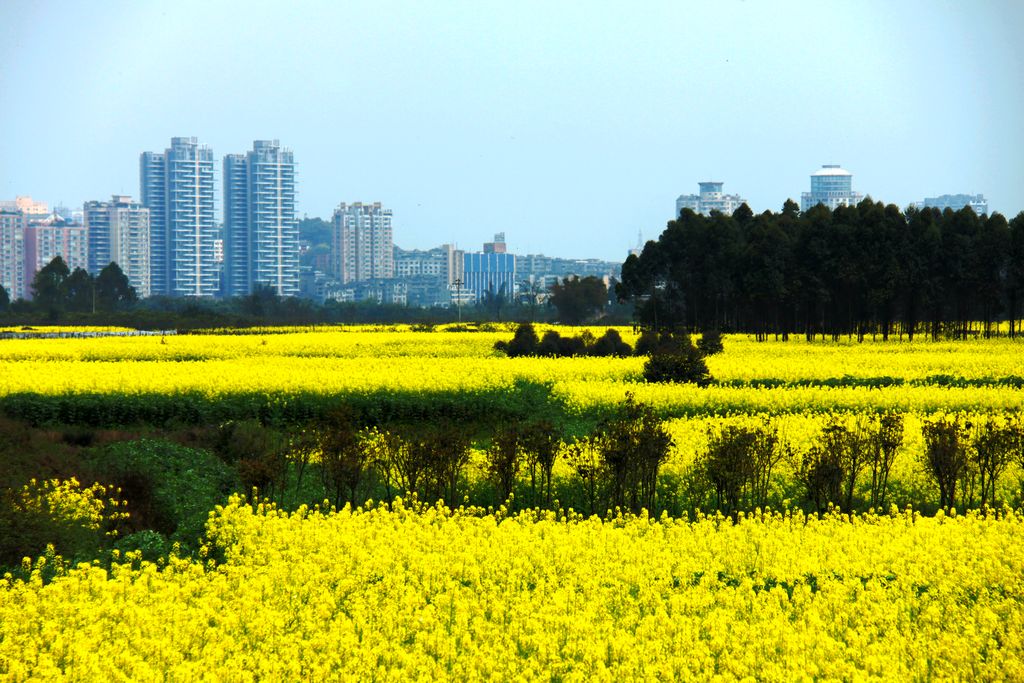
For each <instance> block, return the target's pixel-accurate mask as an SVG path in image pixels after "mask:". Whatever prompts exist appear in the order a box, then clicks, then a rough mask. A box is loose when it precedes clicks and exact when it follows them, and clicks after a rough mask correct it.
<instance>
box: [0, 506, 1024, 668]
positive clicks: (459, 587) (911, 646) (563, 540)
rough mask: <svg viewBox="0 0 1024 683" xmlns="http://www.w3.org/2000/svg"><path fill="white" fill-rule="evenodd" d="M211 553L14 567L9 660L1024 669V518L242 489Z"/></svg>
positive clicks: (3, 622)
mask: <svg viewBox="0 0 1024 683" xmlns="http://www.w3.org/2000/svg"><path fill="white" fill-rule="evenodd" d="M209 532H210V538H211V545H210V547H209V548H208V550H207V551H204V552H209V553H210V554H218V555H221V556H223V557H224V562H223V563H222V564H219V565H215V564H213V563H203V562H202V561H201V560H195V561H193V560H188V559H175V558H173V557H172V558H171V559H170V560H169V561H167V562H166V563H163V564H160V565H158V564H149V563H141V564H140V563H139V561H138V560H137V559H136V560H133V559H132V558H131V557H128V558H125V559H126V562H125V563H123V564H115V565H114V566H113V568H112V569H111V570H110V571H107V570H105V569H102V568H100V567H99V566H90V565H81V566H80V567H79V568H77V569H73V570H70V571H69V572H67V573H63V574H62V573H61V572H58V575H57V577H56V578H54V579H53V580H52V581H50V582H49V583H47V584H45V585H44V583H43V580H42V576H43V574H44V573H46V572H47V571H52V570H48V569H47V568H46V567H43V568H39V567H37V568H36V570H35V571H34V572H33V575H32V578H30V579H29V580H28V581H27V582H22V581H12V580H10V579H8V580H6V581H4V580H0V672H3V673H4V674H5V675H6V676H7V677H8V678H10V679H11V680H27V679H29V678H36V679H39V678H57V677H61V676H62V675H64V674H66V673H67V672H69V671H71V672H74V676H76V677H77V678H79V679H83V680H84V679H93V680H101V679H102V680H112V679H121V678H125V677H129V678H131V679H133V680H140V681H146V680H197V679H200V678H204V677H212V678H216V679H221V680H256V679H268V680H285V679H287V680H307V679H317V680H320V679H326V678H340V679H348V678H351V679H362V680H366V679H375V680H399V679H402V680H406V679H409V678H415V679H431V680H439V679H457V680H511V679H540V678H543V679H555V680H579V681H583V680H604V681H613V680H673V679H675V680H679V679H689V678H693V677H701V678H704V677H707V676H709V675H716V676H719V677H722V678H724V679H742V678H750V677H756V678H758V679H761V680H770V681H792V680H811V679H831V680H859V679H865V678H875V679H884V680H946V679H964V678H969V679H971V680H1021V679H1022V678H1024V664H1022V663H1024V635H1022V634H1024V611H1022V610H1021V608H1020V605H1021V603H1022V601H1024V579H1022V577H1024V520H1022V518H1021V517H1019V516H1018V515H1016V514H1014V513H1011V512H1005V513H1002V514H1001V515H1000V516H998V517H996V516H988V517H981V516H979V515H977V514H973V513H972V514H970V515H967V516H958V517H955V518H950V517H948V516H943V515H941V514H940V515H939V516H937V517H935V518H920V517H919V516H918V515H916V514H914V513H900V514H896V515H894V516H889V515H885V516H876V515H863V516H856V515H855V516H845V515H843V516H840V515H830V516H825V517H823V518H818V517H816V516H811V517H804V516H803V515H801V514H799V513H790V514H786V515H779V514H771V515H755V516H752V517H747V518H742V519H741V521H740V522H739V523H732V522H731V521H728V520H724V519H722V518H720V517H710V518H701V519H697V520H695V521H685V520H676V521H673V520H669V519H665V520H662V521H652V520H647V519H635V518H619V519H613V520H608V521H603V522H602V521H600V520H598V519H596V518H591V519H582V518H579V517H570V518H568V519H567V518H566V517H564V516H559V513H557V512H550V513H539V514H538V513H523V514H521V515H518V516H513V517H510V518H505V517H503V516H502V515H501V514H500V513H499V514H497V515H488V514H481V513H480V512H479V511H476V512H474V511H458V512H454V513H452V512H448V511H445V510H441V509H436V508H430V509H425V510H418V511H417V510H411V509H410V508H408V507H404V506H402V505H401V504H398V505H397V506H396V507H395V509H393V510H390V511H389V510H385V509H372V510H367V511H362V510H360V511H355V512H353V511H350V510H348V509H346V510H343V511H339V512H328V513H321V512H317V511H311V510H308V509H301V510H299V511H297V512H295V513H292V514H285V513H283V512H280V511H277V510H275V509H273V508H272V507H270V506H266V505H260V506H258V507H255V508H254V506H252V505H249V504H246V503H245V502H244V501H242V500H240V499H238V498H234V499H232V501H231V502H230V503H229V504H228V505H227V506H225V507H224V508H221V509H218V511H217V512H216V514H215V515H213V516H212V518H211V521H210V524H209Z"/></svg>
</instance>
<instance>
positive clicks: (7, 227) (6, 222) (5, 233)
mask: <svg viewBox="0 0 1024 683" xmlns="http://www.w3.org/2000/svg"><path fill="white" fill-rule="evenodd" d="M25 223H26V219H25V214H24V213H22V212H21V211H18V210H16V209H5V208H0V287H3V288H4V291H5V292H7V296H8V297H9V298H10V299H11V301H14V300H15V299H17V298H18V297H20V296H23V295H24V292H25Z"/></svg>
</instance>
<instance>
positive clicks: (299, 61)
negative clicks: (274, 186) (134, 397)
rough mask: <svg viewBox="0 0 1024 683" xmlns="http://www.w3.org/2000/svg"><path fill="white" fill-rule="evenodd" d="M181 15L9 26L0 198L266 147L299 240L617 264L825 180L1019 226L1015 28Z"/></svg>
mask: <svg viewBox="0 0 1024 683" xmlns="http://www.w3.org/2000/svg"><path fill="white" fill-rule="evenodd" d="M199 7H200V5H198V4H190V3H188V2H185V3H182V4H181V5H175V6H173V7H171V6H167V5H165V4H155V3H134V4H119V5H115V6H105V7H103V8H99V9H97V7H96V6H95V5H93V4H88V3H77V2H68V3H49V2H42V3H29V2H20V1H19V0H14V1H13V2H9V3H5V4H4V6H3V8H0V34H2V36H3V38H4V40H2V41H0V86H2V87H4V89H5V91H6V92H16V93H19V96H18V97H17V98H12V99H11V100H10V101H9V102H8V103H7V106H5V107H4V108H3V109H2V110H0V131H2V132H3V133H4V135H2V136H0V196H5V197H14V196H17V195H32V196H35V197H37V198H40V199H44V200H46V201H48V202H50V203H51V204H54V205H56V204H64V205H81V204H82V202H84V201H87V200H90V199H96V198H101V197H109V196H111V195H112V194H126V195H134V194H135V193H136V187H137V185H136V182H137V181H136V177H137V173H138V170H137V165H136V164H137V158H138V156H137V155H138V152H139V150H143V149H152V148H153V145H154V143H155V141H163V140H167V139H168V138H170V137H171V136H176V135H195V136H198V137H199V139H201V140H202V141H203V142H204V143H205V144H207V145H208V146H209V147H210V148H211V149H213V150H214V152H215V153H216V155H217V156H218V158H219V157H220V156H221V155H223V154H224V153H225V152H234V151H237V150H242V149H247V148H248V146H249V144H250V143H251V141H252V140H254V139H281V140H286V141H287V144H288V145H289V147H290V148H292V149H294V150H295V152H296V155H297V157H298V158H299V159H300V160H301V163H300V164H299V165H298V167H297V174H298V179H297V183H298V184H299V185H300V186H301V190H300V191H299V192H298V193H297V197H296V215H297V216H298V217H302V216H303V215H309V216H316V217H320V218H324V219H328V218H329V216H330V214H331V211H332V209H333V207H334V206H335V205H336V203H337V202H338V201H339V199H342V198H346V197H347V198H363V200H364V201H381V202H383V203H384V204H385V205H387V206H389V207H391V208H392V209H393V210H394V212H395V216H396V226H395V229H396V234H400V235H402V237H401V239H400V241H401V243H402V244H403V245H404V246H406V247H413V248H429V247H432V246H435V245H436V244H440V243H451V244H459V245H470V244H475V243H476V242H478V241H479V239H480V237H481V235H486V234H490V233H494V232H506V233H507V234H509V235H510V236H511V237H513V239H514V241H515V243H516V250H517V251H518V252H520V253H539V252H543V253H556V254H564V255H570V254H571V255H578V256H587V257H600V258H609V259H610V258H615V259H620V258H622V255H623V254H624V253H625V252H626V249H627V248H628V247H630V246H633V244H634V242H635V235H636V233H637V231H638V230H640V231H643V233H644V235H645V236H647V237H651V236H654V235H655V234H657V233H659V232H660V231H661V230H662V229H663V228H664V225H665V222H666V221H667V220H668V219H670V218H671V217H672V216H671V215H669V214H668V212H667V211H666V205H667V202H671V201H672V199H673V198H675V197H677V196H679V195H680V194H681V193H690V192H692V191H693V188H694V187H695V183H697V182H699V181H702V180H705V179H709V178H710V179H720V180H724V181H726V182H727V186H726V187H728V188H732V190H733V191H736V192H739V193H741V194H742V196H743V197H744V198H746V199H748V200H749V202H750V206H751V208H752V209H753V210H754V211H755V212H760V211H763V210H766V209H770V210H776V211H777V210H779V209H780V208H781V206H782V203H783V202H784V201H785V200H786V199H787V198H788V199H793V200H794V201H799V200H800V194H801V193H802V192H804V191H806V189H807V188H806V178H807V174H808V173H809V172H811V171H812V170H813V169H815V168H818V167H819V166H820V165H821V164H823V163H828V162H829V161H831V160H838V161H841V162H842V164H843V166H844V167H845V168H847V169H850V171H852V172H853V173H854V174H855V175H856V176H857V189H858V191H860V192H863V193H864V194H866V195H870V196H871V197H872V198H873V199H876V200H880V201H884V202H887V203H895V204H897V205H898V206H900V207H906V206H908V205H910V204H912V203H913V202H915V201H919V200H921V198H922V197H934V196H938V195H941V194H943V193H984V194H985V196H986V198H987V200H988V202H989V207H990V209H991V210H993V211H999V212H1002V213H1004V214H1007V215H1011V216H1012V215H1014V214H1015V213H1016V212H1017V211H1020V210H1021V209H1024V161H1022V160H1021V159H1020V155H1019V154H1017V153H1016V150H1019V149H1021V148H1024V132H1022V130H1021V127H1020V126H1019V120H1021V119H1022V118H1024V104H1022V101H1024V93H1022V92H1021V89H1020V87H1019V84H1020V82H1022V81H1024V56H1022V50H1021V48H1020V47H1018V45H1017V41H1016V38H1015V35H1014V32H1013V27H1015V26H1017V25H1021V23H1024V6H1021V5H1020V4H1019V3H1013V2H981V3H972V4H970V5H954V4H934V3H921V2H908V3H900V4H899V5H897V6H892V5H891V4H886V3H881V2H875V3H846V2H840V3H830V4H829V5H827V6H821V5H820V4H811V3H781V4H772V5H770V6H769V5H767V4H766V5H757V4H755V3H735V2H727V3H720V4H716V5H714V6H702V5H684V4H681V3H651V4H647V5H644V6H643V7H642V8H641V9H639V10H636V9H626V8H622V7H616V6H613V5H602V4H590V5H573V4H564V5H557V6H549V5H541V4H531V3H522V4H517V5H516V6H514V7H512V6H490V5H467V4H456V3H445V4H439V5H431V6H403V5H390V4H387V3H383V4H382V3H365V4H364V3H346V4H345V5H344V6H340V7H336V6H333V5H330V4H326V3H312V2H311V3H304V4H301V5H299V6H297V7H295V8H290V9H288V10H286V9H284V8H279V7H275V6H272V5H255V6H253V5H249V4H236V3H228V2H216V3H211V4H209V5H206V4H204V5H202V11H201V12H200V11H199ZM197 17H202V20H201V21H200V20H197ZM541 17H542V18H543V21H540V20H539V18H541ZM157 26H159V28H160V30H159V31H153V30H149V29H148V28H147V27H157ZM341 26H366V27H368V28H371V29H372V30H371V31H370V34H369V35H372V36H373V39H372V40H369V39H368V40H365V41H341V42H340V43H339V42H338V41H335V40H334V36H335V34H336V31H337V29H338V28H339V27H341ZM719 26H729V30H728V31H721V30H708V28H713V27H719ZM773 26H774V27H777V28H778V30H774V29H772V30H770V31H766V30H765V28H766V27H773ZM840 26H841V27H842V28H843V30H841V31H839V30H834V28H835V27H840ZM965 27H970V28H969V30H967V29H965ZM268 34H270V35H274V36H275V38H276V41H275V42H274V43H273V44H268V43H267V42H266V41H264V40H262V37H263V36H265V35H268ZM54 35H89V36H90V41H91V44H93V45H96V46H98V47H97V49H95V50H89V51H85V52H83V51H82V50H80V49H77V47H76V44H75V41H69V42H68V44H67V45H64V44H61V43H60V42H55V41H53V40H52V36H54ZM793 36H805V37H806V38H805V39H802V40H794V39H793ZM824 45H827V47H824ZM253 46H258V47H257V48H254V47H253ZM171 54H173V55H174V56H175V58H174V59H168V57H167V56H168V55H171ZM214 64H216V65H217V68H216V69H212V68H209V67H210V66H212V65H214ZM154 74H159V78H154V77H153V75H154ZM837 74H842V77H841V78H837ZM924 84H927V87H926V86H925V85H924ZM936 88H942V89H941V90H936ZM939 92H941V96H942V97H943V98H945V99H946V101H947V103H948V106H942V107H935V106H934V101H935V97H936V96H938V95H937V93H939ZM55 98H56V99H57V100H59V101H61V102H65V103H68V106H47V107H40V106H39V103H40V102H52V101H53V100H54V99H55ZM239 122H244V125H239ZM218 165H219V164H218ZM222 187H223V178H222V177H220V175H219V173H218V177H217V190H218V191H217V193H216V194H217V196H216V197H215V205H216V210H217V214H218V215H220V214H221V212H222V210H223V207H222V206H221V202H222V199H221V197H220V188H222ZM453 205H457V206H459V207H461V208H460V210H459V211H455V212H453V211H452V210H451V207H452V206H453ZM668 206H671V204H668ZM581 244H583V245H586V253H581V251H580V250H579V249H578V247H576V246H575V245H581Z"/></svg>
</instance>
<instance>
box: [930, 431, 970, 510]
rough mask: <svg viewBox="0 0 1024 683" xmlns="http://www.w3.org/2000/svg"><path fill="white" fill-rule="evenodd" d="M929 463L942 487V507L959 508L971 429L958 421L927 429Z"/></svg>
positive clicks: (966, 467)
mask: <svg viewBox="0 0 1024 683" xmlns="http://www.w3.org/2000/svg"><path fill="white" fill-rule="evenodd" d="M923 430H924V441H925V460H926V462H927V464H928V471H929V473H930V474H931V475H932V478H933V479H934V480H935V483H936V484H938V487H939V506H940V507H953V506H955V505H956V492H957V484H959V483H960V482H961V481H962V480H963V479H964V477H965V476H966V475H967V473H968V467H969V465H970V462H969V460H968V457H967V428H966V426H965V425H964V423H963V422H962V421H960V420H959V419H957V418H952V419H950V418H938V419H936V420H933V421H932V422H928V423H926V424H925V425H924V428H923Z"/></svg>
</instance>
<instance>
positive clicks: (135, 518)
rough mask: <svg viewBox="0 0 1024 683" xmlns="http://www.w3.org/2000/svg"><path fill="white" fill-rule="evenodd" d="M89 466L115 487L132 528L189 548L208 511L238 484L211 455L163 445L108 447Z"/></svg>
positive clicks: (152, 442)
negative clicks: (119, 490) (126, 503)
mask: <svg viewBox="0 0 1024 683" xmlns="http://www.w3.org/2000/svg"><path fill="white" fill-rule="evenodd" d="M89 464H90V465H91V467H92V468H93V469H94V471H95V472H96V475H97V476H98V477H101V478H102V479H101V480H102V481H107V482H109V483H111V484H113V485H115V486H117V487H118V488H120V489H121V495H122V496H123V497H124V499H125V500H126V501H127V502H128V509H129V511H130V512H131V517H132V519H131V521H132V527H133V528H135V529H138V530H142V529H152V530H155V531H159V532H161V533H163V534H165V535H166V536H168V537H170V538H172V539H174V540H179V541H182V542H183V543H185V544H189V545H191V544H194V543H195V542H196V541H197V539H198V538H199V537H200V536H202V534H203V531H204V527H205V525H206V518H207V515H208V514H209V512H210V510H212V509H213V508H214V507H216V506H217V505H218V504H220V503H222V502H224V501H225V500H226V499H227V496H228V494H229V493H231V491H232V490H233V489H235V488H237V486H238V479H237V477H236V476H235V474H234V472H233V471H232V470H231V468H230V467H228V466H227V465H226V464H224V462H222V461H221V460H220V459H219V458H217V457H216V456H215V455H213V454H212V453H210V452H208V451H205V450H199V449H193V448H186V447H184V446H179V445H177V444H173V443H168V442H165V441H155V440H150V439H142V440H139V441H128V442H122V443H117V444H112V445H110V446H108V447H106V448H104V449H103V450H101V451H99V452H98V453H95V454H93V456H92V457H91V458H90V462H89Z"/></svg>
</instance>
